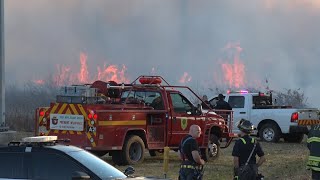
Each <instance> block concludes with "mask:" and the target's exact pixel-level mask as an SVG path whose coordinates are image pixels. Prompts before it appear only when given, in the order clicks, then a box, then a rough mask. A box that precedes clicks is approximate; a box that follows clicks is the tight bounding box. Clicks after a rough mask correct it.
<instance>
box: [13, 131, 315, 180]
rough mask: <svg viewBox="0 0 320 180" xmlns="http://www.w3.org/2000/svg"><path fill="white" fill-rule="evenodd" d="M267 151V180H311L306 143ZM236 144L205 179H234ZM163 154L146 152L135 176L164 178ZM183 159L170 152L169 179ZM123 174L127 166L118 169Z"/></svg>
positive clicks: (279, 145)
mask: <svg viewBox="0 0 320 180" xmlns="http://www.w3.org/2000/svg"><path fill="white" fill-rule="evenodd" d="M26 136H33V133H23V132H19V133H16V134H15V135H14V140H20V139H21V138H22V137H26ZM260 143H261V145H262V148H263V150H264V152H265V156H266V158H267V161H266V162H265V163H264V164H263V165H262V166H261V168H260V169H259V171H260V172H261V173H262V174H263V175H264V176H265V179H266V180H274V179H279V180H308V179H311V172H310V171H308V170H306V169H305V167H306V166H305V165H306V159H307V157H308V154H309V151H308V148H307V145H306V140H304V142H303V143H300V144H296V143H285V142H279V143H265V142H260ZM233 145H234V143H232V144H231V145H230V146H229V147H228V148H226V149H222V150H221V153H220V157H219V158H218V159H217V160H215V161H213V162H209V163H207V164H206V166H205V173H204V180H231V179H232V178H233V177H232V176H233V157H232V156H231V151H232V147H233ZM162 158H163V157H162V154H158V155H157V156H156V157H150V156H149V154H148V153H146V158H145V161H144V162H143V163H142V164H139V165H135V166H134V168H135V170H136V173H135V176H154V177H164V175H163V160H162ZM102 159H104V160H105V161H107V162H108V163H110V164H112V165H114V164H113V162H112V160H111V157H110V156H108V155H106V156H104V157H102ZM179 165H180V160H179V158H178V153H176V152H174V151H170V160H169V172H168V174H167V178H169V179H173V180H176V179H177V178H178V172H179ZM115 167H116V168H118V169H120V170H121V171H123V170H124V169H126V167H127V166H115Z"/></svg>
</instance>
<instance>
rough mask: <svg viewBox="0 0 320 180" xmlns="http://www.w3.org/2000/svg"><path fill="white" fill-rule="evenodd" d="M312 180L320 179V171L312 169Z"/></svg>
mask: <svg viewBox="0 0 320 180" xmlns="http://www.w3.org/2000/svg"><path fill="white" fill-rule="evenodd" d="M312 180H320V171H315V170H312Z"/></svg>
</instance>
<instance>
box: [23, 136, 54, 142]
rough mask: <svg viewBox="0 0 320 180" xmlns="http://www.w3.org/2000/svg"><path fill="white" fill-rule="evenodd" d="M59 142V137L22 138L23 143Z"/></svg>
mask: <svg viewBox="0 0 320 180" xmlns="http://www.w3.org/2000/svg"><path fill="white" fill-rule="evenodd" d="M56 140H58V136H36V137H25V138H22V141H23V142H50V141H56Z"/></svg>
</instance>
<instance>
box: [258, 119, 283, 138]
mask: <svg viewBox="0 0 320 180" xmlns="http://www.w3.org/2000/svg"><path fill="white" fill-rule="evenodd" d="M280 135H281V130H280V129H279V127H278V126H277V124H275V123H267V124H264V125H262V127H261V129H259V137H260V139H261V140H263V141H266V142H278V141H279V139H280Z"/></svg>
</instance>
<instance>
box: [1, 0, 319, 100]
mask: <svg viewBox="0 0 320 180" xmlns="http://www.w3.org/2000/svg"><path fill="white" fill-rule="evenodd" d="M299 2H300V3H299ZM299 2H292V0H282V1H280V2H278V1H274V0H262V1H256V0H242V1H235V0H219V1H218V0H214V1H212V0H210V1H209V0H208V1H205V0H203V1H202V0H197V1H191V0H177V1H169V0H167V1H166V0H152V1H150V0H135V1H132V0H122V1H119V0H100V1H99V0H90V1H89V0H68V1H64V0H55V1H52V0H28V1H21V0H10V1H9V0H7V1H5V6H6V7H5V34H6V41H5V45H6V77H7V82H17V83H18V84H21V83H24V82H27V81H29V80H36V79H43V78H45V77H48V76H49V75H50V74H51V75H52V74H53V73H55V72H56V65H57V64H64V65H68V66H72V69H73V71H74V72H78V71H79V68H80V63H79V56H80V52H85V53H86V54H87V55H88V66H89V72H90V74H95V72H96V67H97V66H103V64H104V63H106V64H118V65H122V64H125V65H126V66H127V68H128V71H127V74H128V76H129V77H130V78H131V80H133V79H135V77H136V76H138V75H140V74H150V72H151V70H152V68H155V69H156V73H157V74H159V75H163V76H164V77H165V78H166V79H168V81H169V82H172V83H176V82H178V80H179V79H180V77H181V76H182V75H183V73H184V72H188V74H189V75H190V76H192V82H190V83H188V84H187V85H190V86H193V87H196V88H205V89H208V88H209V87H211V88H212V87H213V88H214V86H217V85H221V84H220V83H217V82H216V81H214V76H220V77H219V78H220V79H221V78H222V77H223V76H221V63H222V62H221V60H224V61H225V63H232V62H233V61H232V59H228V60H226V55H225V53H224V52H222V50H221V49H222V48H223V47H225V46H226V44H228V43H230V42H239V43H240V46H241V47H242V48H243V52H242V53H241V56H240V58H241V60H242V62H243V63H244V65H245V72H246V77H245V79H246V83H247V84H255V83H254V82H255V81H261V82H264V80H265V78H266V77H267V78H268V79H269V83H270V85H269V86H270V88H271V89H277V90H281V89H283V88H301V89H302V90H304V91H305V93H306V96H307V97H312V98H309V102H310V103H311V104H313V105H314V106H318V105H320V103H319V102H318V101H319V100H320V99H319V98H316V97H317V94H316V93H317V92H319V89H320V84H319V83H318V77H317V75H318V74H319V73H318V67H319V65H320V61H319V60H318V59H317V58H318V57H319V55H320V49H319V47H320V46H319V45H320V42H319V41H318V32H320V22H319V21H320V18H319V15H320V11H319V10H320V5H318V4H319V3H316V1H313V0H310V1H304V0H301V1H299ZM217 72H218V73H220V75H219V74H217ZM208 82H210V84H208ZM204 91H206V90H204ZM209 96H210V95H209Z"/></svg>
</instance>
